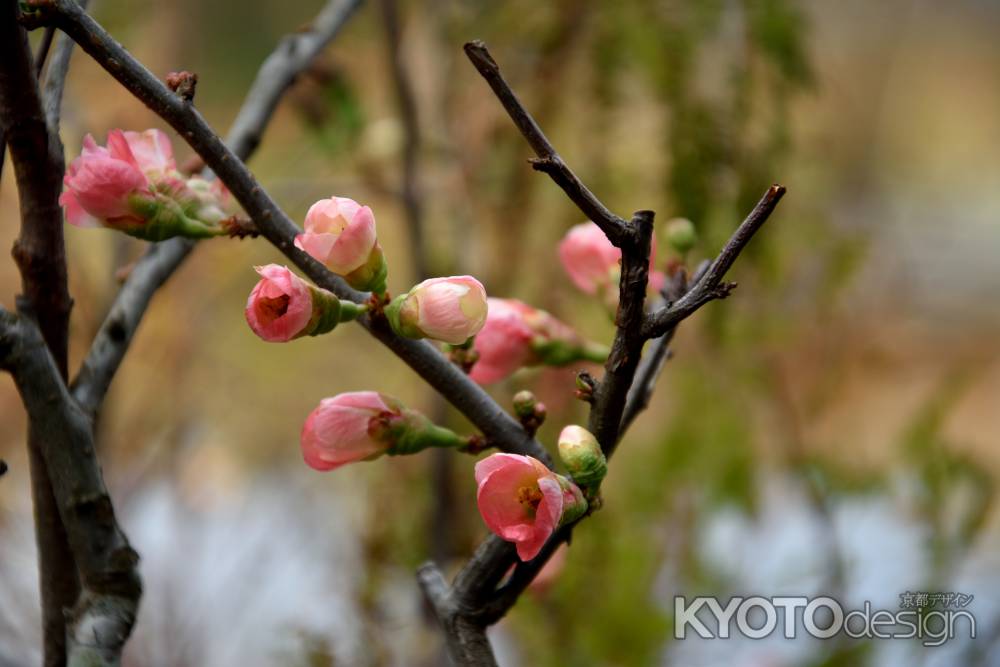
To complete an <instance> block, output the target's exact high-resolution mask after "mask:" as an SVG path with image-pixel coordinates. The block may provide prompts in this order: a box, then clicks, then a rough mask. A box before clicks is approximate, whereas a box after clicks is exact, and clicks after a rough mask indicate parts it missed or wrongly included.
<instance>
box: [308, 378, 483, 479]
mask: <svg viewBox="0 0 1000 667" xmlns="http://www.w3.org/2000/svg"><path fill="white" fill-rule="evenodd" d="M470 440H471V438H468V437H462V436H460V435H458V434H456V433H455V432H453V431H450V430H448V429H446V428H442V427H440V426H437V425H435V424H434V423H433V422H432V421H431V420H430V419H428V418H427V417H426V416H424V415H422V414H421V413H419V412H417V411H416V410H410V409H409V408H406V407H404V406H403V404H402V403H400V402H399V401H398V400H396V399H395V398H392V397H390V396H386V395H385V394H379V393H376V392H374V391H356V392H350V393H346V394H339V395H337V396H334V397H333V398H325V399H323V400H322V401H321V402H320V404H319V407H317V408H316V409H315V410H313V412H312V414H310V415H309V418H308V419H306V423H305V426H303V427H302V439H301V443H302V456H303V457H304V458H305V461H306V463H307V464H308V465H309V466H310V467H312V468H315V469H316V470H332V469H333V468H336V467H338V466H341V465H344V464H345V463H351V462H352V461H360V460H362V459H373V458H377V457H379V456H381V455H382V454H388V455H390V456H396V455H402V454H415V453H416V452H419V451H422V450H424V449H427V448H428V447H450V448H454V447H464V446H467V445H468V444H469V442H470Z"/></svg>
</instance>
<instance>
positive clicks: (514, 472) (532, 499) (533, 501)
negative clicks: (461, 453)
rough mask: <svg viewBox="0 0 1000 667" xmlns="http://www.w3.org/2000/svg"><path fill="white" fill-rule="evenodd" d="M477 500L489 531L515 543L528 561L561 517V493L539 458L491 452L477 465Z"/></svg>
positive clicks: (518, 551)
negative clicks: (491, 453)
mask: <svg viewBox="0 0 1000 667" xmlns="http://www.w3.org/2000/svg"><path fill="white" fill-rule="evenodd" d="M476 484H477V485H478V487H479V490H478V492H477V494H476V501H477V503H478V505H479V513H480V514H481V515H482V517H483V521H485V522H486V525H487V526H488V527H489V529H490V530H491V531H493V532H494V533H496V534H497V535H499V536H500V537H502V538H503V539H505V540H507V541H508V542H514V543H515V544H516V545H517V555H518V557H519V558H520V559H521V560H523V561H528V560H531V559H532V558H534V557H535V556H536V555H538V552H539V551H540V550H541V548H542V546H543V545H544V544H545V542H546V540H548V539H549V537H551V535H552V533H553V532H555V529H556V528H557V527H558V526H559V522H560V520H561V519H562V516H563V508H564V503H565V499H564V492H563V488H562V486H561V485H560V483H559V479H558V477H557V476H556V474H555V473H553V472H552V471H551V470H549V469H548V468H546V467H545V464H543V463H542V462H541V461H539V460H537V459H534V458H532V457H530V456H520V455H518V454H493V455H491V456H488V457H486V458H485V459H483V460H482V461H480V462H479V463H477V464H476Z"/></svg>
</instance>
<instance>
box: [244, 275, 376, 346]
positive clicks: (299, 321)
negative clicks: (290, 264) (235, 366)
mask: <svg viewBox="0 0 1000 667" xmlns="http://www.w3.org/2000/svg"><path fill="white" fill-rule="evenodd" d="M255 269H256V271H257V273H259V274H260V276H261V280H260V282H258V283H257V284H256V285H255V286H254V288H253V291H251V292H250V298H248V299H247V307H246V318H247V323H248V324H249V325H250V328H251V329H253V332H254V333H255V334H257V335H258V336H260V337H261V338H262V339H264V340H266V341H270V342H274V343H284V342H287V341H290V340H292V339H294V338H299V337H300V336H316V335H319V334H322V333H326V332H328V331H330V330H332V329H333V328H334V327H336V326H337V324H338V323H339V322H346V321H348V320H353V319H355V318H356V317H357V316H358V315H360V314H361V313H362V312H364V310H365V308H366V307H365V306H359V305H358V304H355V303H351V302H349V301H343V302H342V301H340V300H339V299H338V298H337V297H336V296H334V295H333V294H331V293H330V292H327V291H326V290H323V289H319V288H318V287H313V286H312V285H310V284H309V283H307V282H306V281H304V280H302V279H301V278H299V277H298V276H297V275H295V274H294V273H292V272H291V271H289V270H288V268H287V267H284V266H279V265H277V264H268V265H267V266H258V267H255Z"/></svg>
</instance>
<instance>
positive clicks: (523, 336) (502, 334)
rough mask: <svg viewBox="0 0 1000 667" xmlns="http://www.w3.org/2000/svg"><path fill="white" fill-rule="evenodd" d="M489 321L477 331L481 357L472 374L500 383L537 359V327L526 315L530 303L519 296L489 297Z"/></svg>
mask: <svg viewBox="0 0 1000 667" xmlns="http://www.w3.org/2000/svg"><path fill="white" fill-rule="evenodd" d="M487 304H488V307H489V310H488V312H487V314H486V324H484V325H483V328H482V330H481V331H480V332H479V333H478V334H476V341H475V350H476V352H478V353H479V359H478V360H477V361H476V363H475V365H474V366H473V367H472V371H471V372H470V373H469V377H471V378H472V379H473V380H474V381H476V382H478V383H479V384H490V383H492V382H499V381H500V380H502V379H504V378H506V377H507V376H509V375H511V374H512V373H514V371H516V370H518V369H519V368H523V367H524V366H529V365H531V363H532V362H533V361H534V357H535V354H534V351H533V350H532V347H531V343H532V341H533V340H534V338H535V332H534V330H533V329H532V328H531V327H530V326H529V325H528V322H527V319H526V318H525V309H530V306H528V305H527V304H524V303H522V302H520V301H517V300H516V299H497V298H493V297H491V298H489V299H488V300H487Z"/></svg>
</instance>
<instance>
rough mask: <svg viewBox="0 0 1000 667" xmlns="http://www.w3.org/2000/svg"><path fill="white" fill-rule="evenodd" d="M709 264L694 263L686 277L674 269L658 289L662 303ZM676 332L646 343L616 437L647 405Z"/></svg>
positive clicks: (676, 296)
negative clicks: (690, 272) (692, 273)
mask: <svg viewBox="0 0 1000 667" xmlns="http://www.w3.org/2000/svg"><path fill="white" fill-rule="evenodd" d="M710 265H711V262H709V261H708V260H707V259H706V260H705V261H703V262H702V263H701V264H699V265H698V268H697V269H696V270H695V272H694V275H693V276H692V277H691V279H690V280H688V278H687V272H686V271H684V270H681V271H677V272H676V273H675V274H674V275H673V276H671V277H670V278H669V279H668V280H667V284H666V285H664V286H663V289H662V290H661V292H660V294H661V296H662V297H663V301H662V303H663V304H666V305H670V304H671V303H673V302H674V301H676V300H677V299H679V298H681V297H682V296H684V293H685V292H686V291H687V290H688V285H691V284H694V283H697V282H698V281H699V280H700V279H701V277H702V276H703V275H705V272H706V271H707V270H708V267H709V266H710ZM676 331H677V329H676V327H675V328H672V329H670V330H669V331H667V332H666V333H665V334H663V335H662V336H660V337H659V338H656V339H654V340H653V341H652V342H651V343H650V344H649V349H648V350H647V351H646V354H644V355H643V357H642V361H640V362H639V368H638V369H636V371H635V381H634V382H633V383H632V388H631V389H629V392H628V399H627V400H626V401H625V410H624V412H623V413H622V425H621V428H620V429H619V431H618V439H619V440H621V438H622V436H623V435H624V434H625V432H626V431H628V429H629V427H630V426H631V425H632V422H633V421H635V418H636V417H638V416H639V413H641V412H642V411H643V410H645V409H646V408H647V407H649V401H650V399H651V398H652V396H653V390H654V389H655V388H656V381H657V380H658V379H659V378H660V373H662V372H663V366H664V365H665V364H666V363H667V361H668V360H669V359H670V356H671V355H670V343H671V341H673V339H674V333H675V332H676Z"/></svg>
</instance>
